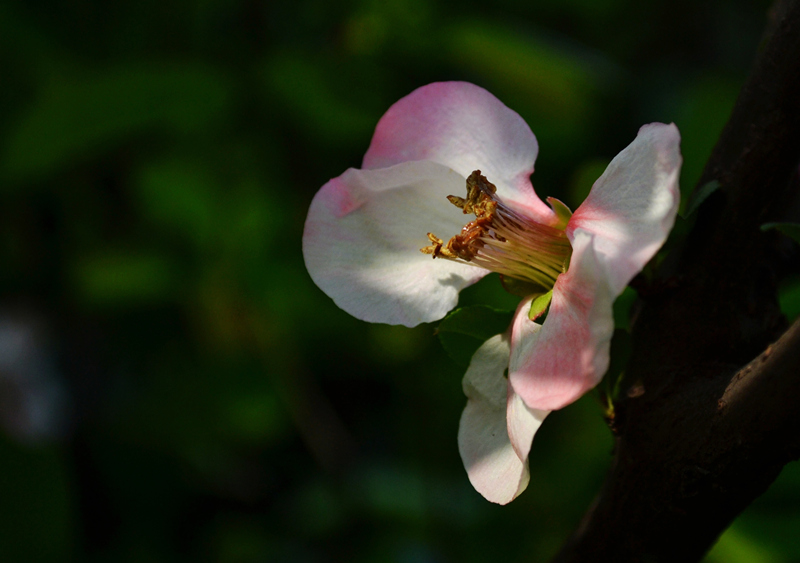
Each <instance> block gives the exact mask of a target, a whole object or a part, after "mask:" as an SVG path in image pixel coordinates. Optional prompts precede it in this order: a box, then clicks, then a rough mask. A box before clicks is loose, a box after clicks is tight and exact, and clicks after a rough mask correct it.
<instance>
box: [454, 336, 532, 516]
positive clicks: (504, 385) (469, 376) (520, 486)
mask: <svg viewBox="0 0 800 563" xmlns="http://www.w3.org/2000/svg"><path fill="white" fill-rule="evenodd" d="M508 358H509V342H508V336H506V335H503V334H498V335H497V336H493V337H492V338H490V339H489V340H487V341H486V342H485V343H484V344H483V345H482V346H481V347H480V348H479V349H478V351H477V352H475V355H474V356H473V357H472V362H471V363H470V366H469V369H467V373H466V374H465V375H464V383H463V386H464V393H465V394H466V395H467V398H468V401H467V406H466V407H465V408H464V413H463V414H462V415H461V424H460V425H459V429H458V449H459V452H460V453H461V459H462V460H463V462H464V467H465V468H466V470H467V474H468V475H469V480H470V482H471V483H472V486H473V487H475V490H477V491H478V492H479V493H480V494H482V495H483V496H484V497H485V498H486V499H487V500H490V501H492V502H496V503H498V504H507V503H509V502H511V501H512V500H514V499H515V498H516V497H517V496H518V495H519V494H520V493H521V492H522V491H524V490H525V488H526V487H527V486H528V481H529V479H530V473H529V471H528V452H529V450H530V447H531V441H532V440H533V435H534V434H535V433H536V431H537V430H538V429H539V426H540V425H541V423H542V420H544V417H545V416H547V414H548V413H547V412H544V411H534V410H532V409H529V408H528V407H527V406H525V404H524V403H523V402H522V400H521V399H520V398H519V397H518V396H517V395H516V394H514V392H513V391H512V390H511V388H510V386H509V385H508V381H507V380H506V378H505V377H504V375H503V374H504V373H505V370H506V368H507V367H508Z"/></svg>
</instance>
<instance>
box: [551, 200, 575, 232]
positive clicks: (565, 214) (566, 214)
mask: <svg viewBox="0 0 800 563" xmlns="http://www.w3.org/2000/svg"><path fill="white" fill-rule="evenodd" d="M547 203H548V204H550V208H551V209H552V210H553V212H554V213H555V214H556V217H558V224H557V225H555V227H556V228H557V229H565V228H566V227H567V223H569V220H570V219H571V218H572V211H571V210H570V208H569V207H567V206H566V204H565V203H563V202H562V201H559V200H557V199H556V198H554V197H548V198H547Z"/></svg>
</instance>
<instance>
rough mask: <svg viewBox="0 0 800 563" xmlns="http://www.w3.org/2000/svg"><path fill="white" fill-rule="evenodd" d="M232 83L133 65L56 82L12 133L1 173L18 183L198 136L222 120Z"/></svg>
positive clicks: (204, 71) (197, 72) (180, 69)
mask: <svg viewBox="0 0 800 563" xmlns="http://www.w3.org/2000/svg"><path fill="white" fill-rule="evenodd" d="M225 84H226V81H225V79H224V76H222V75H221V74H220V73H219V72H217V71H216V70H214V69H212V68H210V67H206V66H201V65H191V64H186V65H168V64H162V65H152V66H149V65H131V66H124V67H119V68H115V69H112V70H109V71H106V72H97V73H89V74H84V75H77V76H70V78H69V80H65V79H61V80H58V81H55V80H54V81H53V82H52V83H51V84H50V85H49V86H48V87H47V88H45V89H43V91H42V92H40V93H39V95H38V96H37V97H36V98H35V99H34V101H33V103H32V104H31V105H30V106H29V107H28V108H27V110H25V111H23V113H22V115H21V116H20V119H19V120H18V121H17V124H16V127H14V128H12V130H11V132H10V134H9V135H8V138H7V141H6V144H5V145H6V146H5V152H4V154H3V155H2V169H3V172H4V173H6V174H8V175H10V176H11V177H12V178H13V179H15V180H27V179H30V178H34V177H39V176H42V175H46V174H48V173H52V172H54V171H55V170H57V169H58V168H60V167H63V166H65V165H68V164H70V163H71V162H73V161H74V160H75V159H91V158H93V157H96V156H97V155H99V154H103V153H105V152H107V151H109V150H113V149H114V148H116V147H118V146H120V145H122V144H123V143H124V142H125V141H126V140H128V139H132V138H136V137H137V136H139V135H141V134H142V133H143V132H150V131H157V132H161V133H174V134H178V135H187V134H197V133H199V132H202V131H204V130H206V129H207V128H208V127H209V126H211V125H213V124H214V123H220V124H221V123H223V122H224V121H223V118H224V116H225V112H226V108H227V107H228V103H229V98H230V95H229V92H228V91H227V89H226V87H225Z"/></svg>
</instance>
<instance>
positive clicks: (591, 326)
mask: <svg viewBox="0 0 800 563" xmlns="http://www.w3.org/2000/svg"><path fill="white" fill-rule="evenodd" d="M596 240H597V237H595V236H593V235H592V234H591V233H588V232H586V231H583V230H581V229H577V230H575V231H574V232H573V241H572V248H573V250H572V260H571V263H570V267H569V271H568V272H567V273H566V274H562V275H561V276H559V277H558V279H557V280H556V284H555V287H554V288H553V300H552V302H551V303H550V310H549V312H548V314H547V319H546V320H545V322H544V325H543V326H541V328H538V325H537V323H534V322H533V321H531V320H530V319H529V318H528V314H527V311H528V306H529V304H530V298H529V299H526V300H525V301H524V302H523V303H522V305H521V307H520V308H519V309H518V310H517V314H516V315H515V317H514V321H513V324H512V329H511V359H510V365H509V381H510V382H511V385H512V387H513V388H514V391H515V392H516V393H517V394H519V395H520V396H521V397H522V399H523V400H524V401H525V404H527V405H528V406H529V407H530V408H532V409H544V410H557V409H560V408H562V407H565V406H566V405H568V404H570V403H572V402H574V401H575V400H577V399H578V398H579V397H581V395H583V394H584V393H585V392H586V391H588V390H589V389H591V388H592V387H594V386H595V385H597V383H598V382H599V381H600V380H601V379H602V378H603V375H604V374H605V372H606V370H607V369H608V361H609V345H610V342H611V337H612V336H613V334H614V317H613V312H612V308H611V306H612V304H613V303H614V299H615V298H616V296H617V292H616V291H615V289H614V288H613V287H612V286H611V284H610V282H609V272H608V271H607V270H606V269H605V268H604V266H605V264H604V263H603V262H601V260H600V259H599V257H598V251H597V249H596V247H595V242H596Z"/></svg>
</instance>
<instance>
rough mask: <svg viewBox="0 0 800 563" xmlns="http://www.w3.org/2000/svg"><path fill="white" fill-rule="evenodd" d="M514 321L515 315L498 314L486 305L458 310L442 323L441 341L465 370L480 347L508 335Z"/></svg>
mask: <svg viewBox="0 0 800 563" xmlns="http://www.w3.org/2000/svg"><path fill="white" fill-rule="evenodd" d="M513 317H514V312H513V311H499V310H497V309H493V308H491V307H486V306H485V305H474V306H472V307H463V308H461V309H456V310H455V311H453V312H451V313H450V314H449V315H447V316H446V317H445V318H444V320H442V322H441V323H439V328H438V330H437V333H438V335H439V341H440V342H441V343H442V347H444V349H445V351H446V352H447V353H448V354H449V355H450V357H451V358H453V360H455V362H456V363H458V364H460V365H462V366H465V367H466V366H468V365H469V361H470V359H472V355H473V354H474V353H475V351H476V350H477V349H478V348H480V346H481V344H483V343H484V342H486V341H487V340H488V339H489V338H491V337H492V336H494V335H496V334H500V333H502V332H505V331H506V329H508V327H509V325H510V324H511V319H512V318H513Z"/></svg>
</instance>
